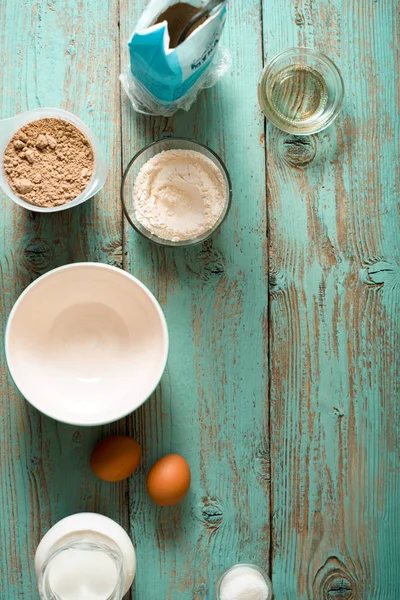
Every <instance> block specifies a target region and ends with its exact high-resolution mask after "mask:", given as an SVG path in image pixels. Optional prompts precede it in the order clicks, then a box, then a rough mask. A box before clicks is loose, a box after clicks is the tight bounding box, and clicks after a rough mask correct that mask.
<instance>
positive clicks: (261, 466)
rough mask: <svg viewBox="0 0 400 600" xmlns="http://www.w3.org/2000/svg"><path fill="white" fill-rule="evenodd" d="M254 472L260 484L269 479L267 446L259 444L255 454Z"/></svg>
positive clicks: (269, 469) (269, 468)
mask: <svg viewBox="0 0 400 600" xmlns="http://www.w3.org/2000/svg"><path fill="white" fill-rule="evenodd" d="M255 464H256V471H257V474H258V476H259V480H260V481H261V482H265V481H269V480H270V479H271V455H270V451H269V448H268V446H267V445H266V444H265V443H261V444H260V446H259V447H258V451H257V454H256V462H255Z"/></svg>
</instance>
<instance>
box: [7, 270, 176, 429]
mask: <svg viewBox="0 0 400 600" xmlns="http://www.w3.org/2000/svg"><path fill="white" fill-rule="evenodd" d="M5 346H6V356H7V362H8V367H9V369H10V372H11V375H12V377H13V379H14V381H15V383H16V385H17V387H18V388H19V390H20V391H21V393H22V394H23V395H24V396H25V398H26V399H27V400H28V401H29V402H30V403H31V404H33V406H35V407H36V408H37V409H39V410H40V411H41V412H43V413H45V414H46V415H48V416H49V417H52V418H54V419H57V420H58V421H63V422H64V423H71V424H74V425H101V424H104V423H110V422H112V421H115V420H117V419H119V418H122V417H124V416H126V415H127V414H129V413H131V412H133V411H134V410H135V409H137V408H138V407H139V406H140V405H141V404H142V403H143V402H144V401H145V400H146V399H147V398H148V397H149V396H150V395H151V393H152V392H153V391H154V389H155V388H156V386H157V384H158V383H159V381H160V379H161V376H162V374H163V372H164V369H165V365H166V361H167V355H168V330H167V325H166V321H165V317H164V315H163V312H162V310H161V308H160V306H159V304H158V302H157V300H156V299H155V298H154V296H153V295H152V294H151V292H149V290H148V289H147V288H146V287H145V286H144V285H143V284H142V283H141V282H140V281H138V280H137V279H136V278H135V277H133V276H132V275H129V274H128V273H126V272H124V271H121V270H120V269H117V268H115V267H111V266H108V265H104V264H100V263H76V264H72V265H67V266H65V267H60V268H59V269H54V270H53V271H50V272H49V273H47V274H46V275H43V276H42V277H39V278H38V279H37V280H36V281H34V282H33V283H32V284H31V285H30V286H29V287H27V289H26V290H25V291H24V292H23V293H22V294H21V296H20V297H19V299H18V300H17V302H16V303H15V305H14V307H13V309H12V311H11V314H10V317H9V320H8V325H7V331H6V340H5Z"/></svg>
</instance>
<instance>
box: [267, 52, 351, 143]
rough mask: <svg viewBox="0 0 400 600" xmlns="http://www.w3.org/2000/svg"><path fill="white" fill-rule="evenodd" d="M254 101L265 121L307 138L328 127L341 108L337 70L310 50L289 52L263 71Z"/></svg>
mask: <svg viewBox="0 0 400 600" xmlns="http://www.w3.org/2000/svg"><path fill="white" fill-rule="evenodd" d="M258 98H259V102H260V106H261V109H262V110H263V112H264V114H265V116H266V117H267V119H268V120H269V121H270V122H271V123H272V124H273V125H275V126H276V127H278V128H279V129H281V130H282V131H285V132H286V133H291V134H295V135H310V134H313V133H318V132H319V131H322V130H323V129H325V128H326V127H328V126H329V125H330V124H331V123H333V121H334V120H335V119H336V117H337V116H338V114H339V112H340V109H341V107H342V104H343V98H344V86H343V79H342V76H341V74H340V71H339V69H338V68H337V67H336V65H335V64H334V63H333V62H332V61H331V59H330V58H328V57H327V56H325V54H323V53H322V52H319V51H318V50H314V49H313V48H290V49H289V50H284V51H283V52H281V53H280V54H277V55H276V56H274V58H272V59H271V60H270V61H269V62H268V64H267V65H266V67H265V68H264V70H263V72H262V74H261V77H260V80H259V84H258Z"/></svg>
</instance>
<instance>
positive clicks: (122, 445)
mask: <svg viewBox="0 0 400 600" xmlns="http://www.w3.org/2000/svg"><path fill="white" fill-rule="evenodd" d="M141 458H142V449H141V447H140V446H139V444H138V443H137V441H136V440H134V439H133V438H131V437H128V436H127V435H113V436H111V437H108V438H106V439H105V440H102V441H101V442H99V443H98V444H97V446H96V447H95V448H94V450H93V452H92V455H91V457H90V466H91V467H92V469H93V472H94V473H95V474H96V475H97V477H100V479H103V480H104V481H122V480H123V479H126V478H127V477H129V476H130V475H132V473H133V472H134V471H135V470H136V469H137V468H138V466H139V463H140V459H141Z"/></svg>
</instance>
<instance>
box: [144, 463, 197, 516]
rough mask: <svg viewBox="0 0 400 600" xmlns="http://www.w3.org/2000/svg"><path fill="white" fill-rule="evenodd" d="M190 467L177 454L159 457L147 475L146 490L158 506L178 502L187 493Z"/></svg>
mask: <svg viewBox="0 0 400 600" xmlns="http://www.w3.org/2000/svg"><path fill="white" fill-rule="evenodd" d="M189 487H190V468H189V465H188V464H187V462H186V460H185V459H184V458H182V456H179V455H178V454H168V455H167V456H164V457H163V458H160V460H158V461H157V462H156V463H155V464H154V465H153V466H152V468H151V469H150V472H149V474H148V476H147V491H148V493H149V496H150V498H151V499H152V500H153V502H155V503H156V504H159V505H160V506H173V505H174V504H178V502H180V501H181V500H182V499H183V498H184V497H185V496H186V494H187V493H188V491H189Z"/></svg>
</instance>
